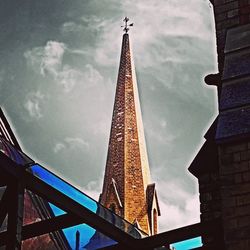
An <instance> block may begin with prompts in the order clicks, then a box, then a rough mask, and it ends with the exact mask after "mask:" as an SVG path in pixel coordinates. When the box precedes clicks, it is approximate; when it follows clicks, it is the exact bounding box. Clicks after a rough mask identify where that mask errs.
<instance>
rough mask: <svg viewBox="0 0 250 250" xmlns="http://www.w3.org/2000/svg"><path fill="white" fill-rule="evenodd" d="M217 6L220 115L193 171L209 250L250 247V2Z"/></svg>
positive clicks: (211, 80)
mask: <svg viewBox="0 0 250 250" xmlns="http://www.w3.org/2000/svg"><path fill="white" fill-rule="evenodd" d="M210 1H211V3H212V4H213V7H214V17H215V27H216V40H217V54H218V73H217V74H211V75H208V76H206V77H205V82H206V83H207V84H209V85H215V86H216V87H217V89H218V102H219V105H218V106H219V114H218V117H217V118H216V120H215V121H214V123H213V124H212V126H211V127H210V129H209V130H208V132H207V133H206V135H205V139H206V142H205V143H204V145H203V146H202V148H201V149H200V151H199V153H198V154H197V156H196V157H195V159H194V161H193V162H192V164H191V166H190V168H189V170H190V172H191V173H192V174H194V175H195V176H196V177H197V178H198V181H199V192H200V203H201V207H200V209H201V223H205V222H209V221H213V220H214V219H219V220H220V227H219V228H216V229H215V230H214V233H212V234H209V233H208V234H203V243H204V246H205V247H207V248H208V249H227V250H229V249H230V250H234V249H237V250H247V249H250V137H249V135H250V108H249V107H250V106H249V105H250V1H249V0H237V1H236V0H235V1H231V0H230V1H229V0H213V1H212V0H210Z"/></svg>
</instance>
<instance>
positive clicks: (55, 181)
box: [27, 164, 146, 249]
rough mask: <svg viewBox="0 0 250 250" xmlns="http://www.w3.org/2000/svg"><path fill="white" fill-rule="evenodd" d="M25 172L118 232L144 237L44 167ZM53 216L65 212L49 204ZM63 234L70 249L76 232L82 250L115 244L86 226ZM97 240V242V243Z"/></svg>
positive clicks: (77, 227) (140, 232)
mask: <svg viewBox="0 0 250 250" xmlns="http://www.w3.org/2000/svg"><path fill="white" fill-rule="evenodd" d="M27 171H31V173H32V174H33V175H34V176H35V177H37V178H39V179H40V180H42V181H44V182H45V183H46V184H48V185H50V186H52V187H53V188H55V189H56V190H58V191H59V192H62V193H63V194H65V195H67V196H68V197H70V198H72V199H73V200H74V201H76V202H78V203H79V204H80V205H82V206H84V207H85V208H87V209H88V210H89V211H91V212H93V213H95V214H97V215H98V216H100V217H102V218H103V219H105V220H106V221H107V222H110V223H112V224H113V225H115V226H116V227H117V228H119V229H120V230H122V231H124V232H126V233H127V234H129V235H131V236H132V237H134V238H136V239H140V238H142V236H146V234H145V233H144V232H142V231H140V230H139V229H138V228H136V227H135V226H133V225H132V224H130V223H129V222H127V221H126V220H124V219H123V218H121V217H120V216H118V215H116V214H114V213H113V212H111V211H110V210H109V209H107V208H105V207H103V206H102V205H101V204H100V203H98V202H96V201H95V200H93V199H92V198H90V197H89V196H87V195H86V194H84V193H83V192H81V191H80V190H78V189H76V188H75V187H73V186H72V185H70V184H69V183H67V182H66V181H64V180H62V179H61V178H59V177H58V176H56V175H54V174H53V173H52V172H50V171H48V170H47V169H45V168H44V167H42V166H41V165H38V164H34V165H31V167H30V168H28V169H27ZM50 206H51V208H52V210H53V212H54V215H55V216H58V215H62V214H65V213H66V212H65V211H63V210H62V209H60V208H58V207H57V206H55V205H53V204H50ZM63 231H64V233H65V236H66V238H67V239H68V241H69V243H70V245H71V247H72V248H74V246H75V234H76V231H79V233H80V237H82V236H83V238H81V245H80V247H81V248H82V247H84V249H97V248H92V247H93V246H95V247H96V244H97V242H98V244H99V245H100V246H102V247H103V246H104V245H105V246H107V245H113V244H116V242H115V241H114V240H111V239H110V238H109V237H107V236H104V235H103V234H101V233H100V232H98V231H96V230H95V229H94V228H92V227H90V226H88V225H87V224H81V225H78V226H74V227H71V228H67V229H64V230H63ZM97 238H98V241H97Z"/></svg>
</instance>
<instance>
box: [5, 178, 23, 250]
mask: <svg viewBox="0 0 250 250" xmlns="http://www.w3.org/2000/svg"><path fill="white" fill-rule="evenodd" d="M8 188H9V195H10V197H11V204H9V206H8V226H7V244H6V250H14V249H21V244H22V226H23V206H24V188H23V185H22V183H21V182H19V181H18V182H14V183H13V184H12V185H9V187H8Z"/></svg>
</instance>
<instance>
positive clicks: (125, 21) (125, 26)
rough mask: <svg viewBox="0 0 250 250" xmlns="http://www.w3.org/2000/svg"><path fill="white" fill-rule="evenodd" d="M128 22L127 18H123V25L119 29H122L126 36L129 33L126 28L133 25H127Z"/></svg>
mask: <svg viewBox="0 0 250 250" xmlns="http://www.w3.org/2000/svg"><path fill="white" fill-rule="evenodd" d="M128 21H129V18H128V17H125V18H124V19H123V22H124V23H125V25H123V26H121V27H124V29H123V31H124V32H125V33H126V34H127V33H128V31H129V28H128V27H129V26H133V25H134V24H133V23H130V24H128Z"/></svg>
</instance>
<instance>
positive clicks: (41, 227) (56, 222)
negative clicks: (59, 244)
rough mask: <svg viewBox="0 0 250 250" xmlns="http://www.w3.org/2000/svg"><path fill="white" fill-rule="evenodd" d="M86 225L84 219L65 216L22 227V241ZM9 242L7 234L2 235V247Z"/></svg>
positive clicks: (0, 235)
mask: <svg viewBox="0 0 250 250" xmlns="http://www.w3.org/2000/svg"><path fill="white" fill-rule="evenodd" d="M81 223H84V221H83V219H80V218H79V217H76V216H75V215H72V214H63V215H59V216H57V217H54V218H50V219H47V220H44V221H39V222H35V223H33V224H29V225H25V226H23V227H22V240H27V239H29V238H33V237H36V236H39V235H43V234H46V233H50V232H54V231H57V230H61V229H63V228H67V227H71V226H75V225H78V224H81ZM6 242H7V232H2V233H0V246H4V245H5V244H6Z"/></svg>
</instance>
